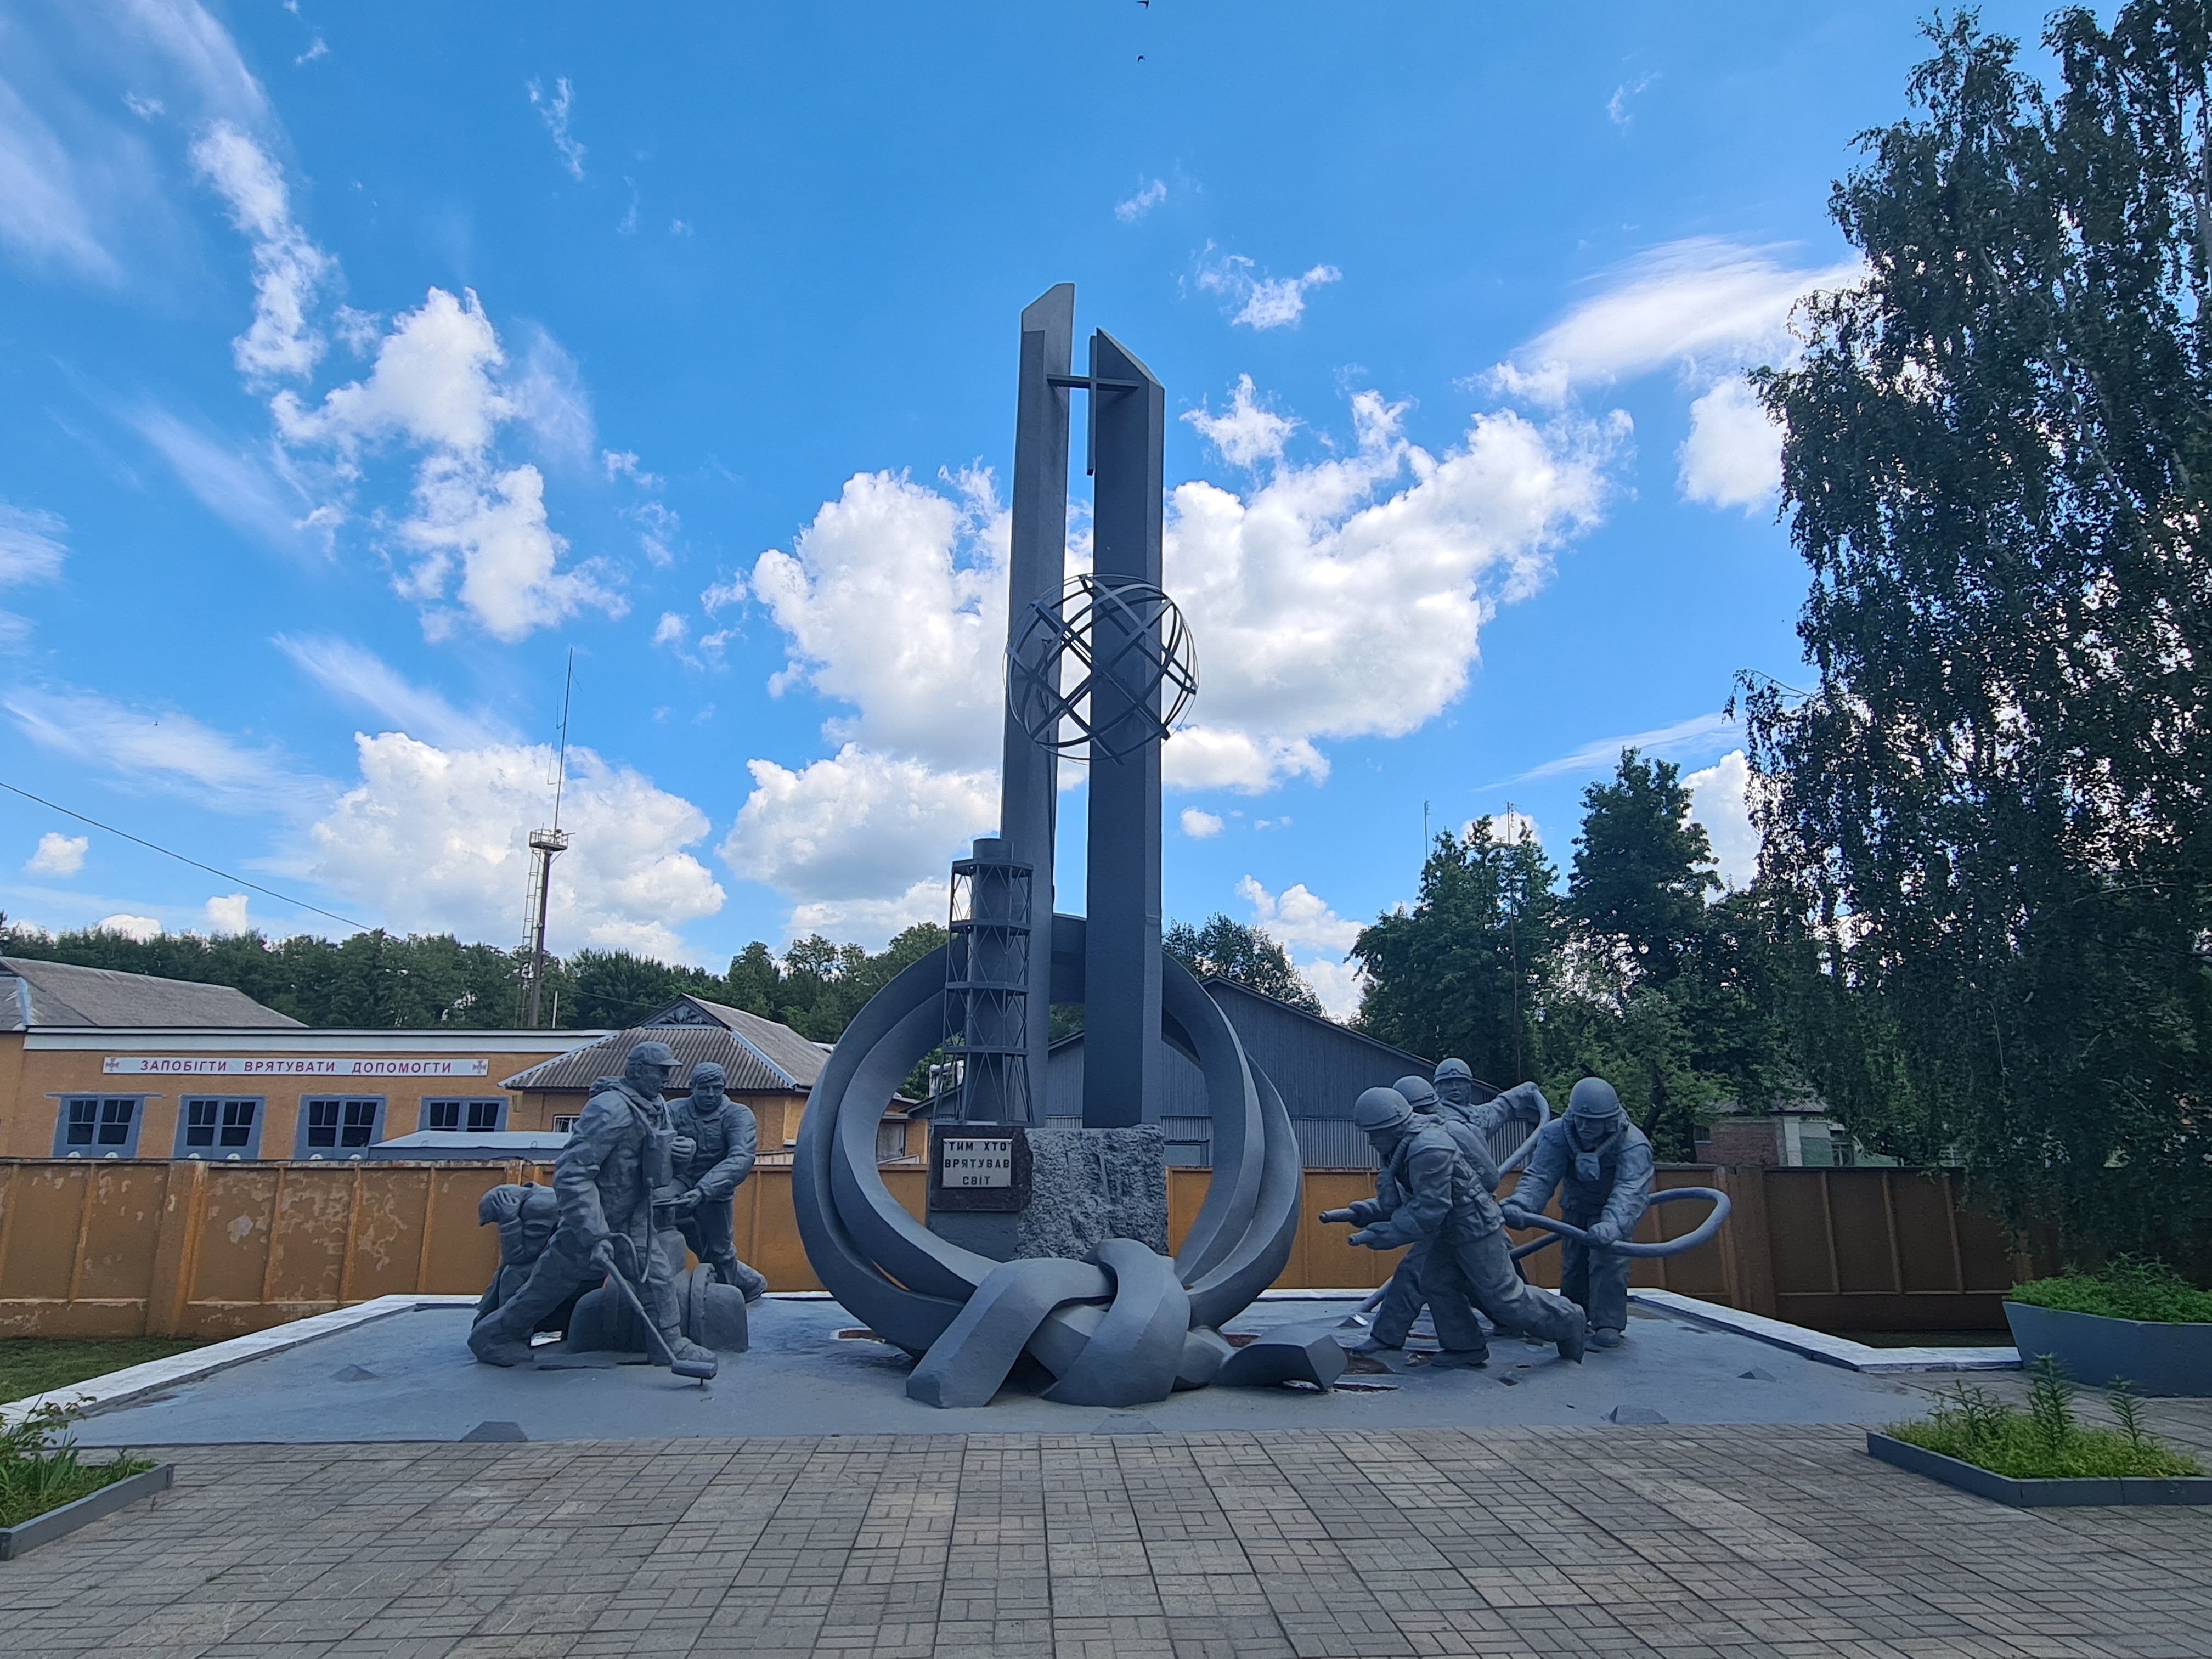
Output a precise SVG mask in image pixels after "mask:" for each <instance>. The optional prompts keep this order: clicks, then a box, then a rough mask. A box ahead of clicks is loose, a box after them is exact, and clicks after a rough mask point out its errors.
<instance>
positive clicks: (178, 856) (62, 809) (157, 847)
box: [0, 782, 375, 933]
mask: <svg viewBox="0 0 2212 1659" xmlns="http://www.w3.org/2000/svg"><path fill="white" fill-rule="evenodd" d="M0 789H5V790H6V791H7V792H8V793H9V794H11V795H21V797H22V798H23V799H25V800H28V801H36V802H37V803H38V804H39V805H41V806H43V807H45V808H46V810H47V811H50V812H59V813H60V814H61V815H62V816H63V817H65V818H75V819H76V821H77V822H78V823H88V824H90V825H91V826H92V827H93V828H94V829H98V830H100V831H102V832H104V833H106V834H107V835H111V836H122V837H123V839H124V840H125V841H131V842H137V843H138V845H139V846H141V847H143V848H148V849H149V850H150V851H152V852H155V853H159V854H161V856H162V857H163V858H171V859H174V860H177V862H178V863H179V864H189V865H191V866H192V868H193V869H195V870H204V871H206V872H208V874H210V875H211V876H220V877H222V878H223V879H224V880H225V881H234V882H236V883H237V884H239V885H240V887H251V888H252V890H254V891H255V892H257V893H260V894H264V895H265V896H268V897H270V898H273V899H276V900H277V901H278V902H282V903H284V904H289V905H292V906H294V907H295V908H298V909H301V910H312V911H313V912H314V913H315V915H319V916H328V917H329V918H330V919H331V921H342V922H343V923H345V925H346V926H347V927H358V928H360V929H361V931H362V933H373V932H374V931H375V930H374V928H372V927H370V926H369V924H368V923H367V922H365V921H355V920H354V919H353V918H352V917H351V916H342V915H339V914H338V913H337V911H335V910H325V909H324V908H323V907H322V906H321V905H319V904H310V903H308V902H307V900H305V899H296V898H294V897H293V896H291V895H290V894H289V893H280V892H278V891H277V890H276V889H275V888H273V887H264V886H263V885H262V884H260V883H259V882H258V881H248V880H246V878H245V877H244V876H234V875H232V874H231V873H230V872H229V871H228V870H218V869H216V867H215V866H213V865H212V864H202V863H201V862H200V861H199V860H197V859H188V858H186V857H185V855H184V854H182V853H176V852H172V851H170V849H169V848H166V847H164V846H162V845H161V843H160V842H151V841H148V840H147V839H146V838H145V836H134V835H132V834H131V832H130V831H129V830H128V829H117V828H116V827H115V826H114V825H113V824H112V823H101V822H100V820H99V819H98V818H88V817H86V816H85V815H84V814H83V813H82V812H73V811H70V809H69V808H68V807H66V806H62V805H58V804H56V803H55V802H53V801H50V800H48V799H46V797H45V796H43V795H34V794H33V793H31V792H30V791H29V790H27V789H18V788H17V787H15V785H14V784H12V783H7V782H0Z"/></svg>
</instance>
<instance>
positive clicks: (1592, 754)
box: [1506, 714, 1736, 783]
mask: <svg viewBox="0 0 2212 1659" xmlns="http://www.w3.org/2000/svg"><path fill="white" fill-rule="evenodd" d="M1735 735H1736V723H1735V719H1734V718H1733V717H1732V716H1730V715H1727V714H1697V715H1693V716H1692V717H1691V718H1690V719H1688V720H1676V721H1675V722H1674V724H1673V725H1672V726H1656V727H1654V728H1653V729H1652V730H1650V731H1649V732H1629V733H1628V734H1627V735H1626V736H1625V737H1619V738H1597V739H1596V740H1595V742H1591V743H1586V744H1583V745H1582V746H1581V747H1580V748H1579V749H1576V750H1571V751H1570V752H1569V753H1567V754H1565V755H1561V756H1559V757H1558V758H1557V759H1555V760H1547V761H1546V762H1545V763H1543V764H1542V765H1541V766H1532V767H1530V768H1529V769H1528V770H1527V771H1526V772H1523V773H1522V774H1521V775H1519V776H1518V777H1515V778H1509V779H1507V780H1506V781H1507V782H1509V783H1528V782H1529V781H1532V780H1534V779H1537V778H1556V777H1560V776H1563V775H1565V774H1568V773H1571V772H1610V771H1612V770H1613V768H1614V766H1616V765H1617V764H1618V763H1620V751H1621V750H1624V749H1633V750H1638V752H1640V753H1642V754H1643V755H1644V756H1646V757H1649V758H1651V759H1654V760H1671V761H1680V760H1692V759H1702V758H1704V757H1705V756H1707V755H1711V754H1712V753H1714V752H1716V751H1717V750H1719V749H1720V748H1721V747H1722V746H1723V744H1727V743H1729V742H1730V741H1732V740H1733V739H1734V738H1735Z"/></svg>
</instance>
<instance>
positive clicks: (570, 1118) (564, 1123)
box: [553, 1112, 583, 1135]
mask: <svg viewBox="0 0 2212 1659" xmlns="http://www.w3.org/2000/svg"><path fill="white" fill-rule="evenodd" d="M582 1115H583V1114H582V1113H581V1112H556V1113H555V1114H554V1115H553V1133H555V1134H556V1135H572V1134H574V1133H576V1120H577V1119H578V1118H580V1117H581V1116H582Z"/></svg>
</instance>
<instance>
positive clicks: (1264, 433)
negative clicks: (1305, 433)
mask: <svg viewBox="0 0 2212 1659" xmlns="http://www.w3.org/2000/svg"><path fill="white" fill-rule="evenodd" d="M1182 418H1183V419H1184V420H1186V421H1188V422H1190V424H1191V425H1193V426H1194V427H1196V428H1198V434H1199V436H1200V437H1202V438H1204V439H1205V440H1206V442H1208V443H1210V444H1212V446H1213V447H1214V448H1215V449H1216V450H1217V451H1218V452H1219V453H1220V456H1221V459H1223V460H1225V461H1226V462H1228V463H1229V465H1231V466H1246V467H1249V466H1257V465H1259V464H1260V463H1261V462H1262V461H1273V460H1279V459H1281V458H1282V453H1283V446H1284V445H1285V444H1286V443H1287V442H1289V441H1290V436H1291V433H1293V432H1295V431H1297V427H1298V423H1297V422H1296V421H1294V420H1292V419H1291V417H1290V416H1287V415H1278V414H1277V413H1276V412H1275V411H1274V410H1272V409H1268V408H1267V407H1266V406H1265V405H1263V404H1261V402H1260V400H1259V399H1258V398H1256V397H1255V395H1254V394H1253V391H1252V377H1251V376H1250V375H1249V374H1239V375H1238V376H1237V386H1236V389H1235V390H1234V391H1233V392H1231V393H1230V398H1229V410H1228V412H1227V413H1226V414H1222V415H1216V414H1214V413H1213V412H1212V410H1211V409H1208V408H1199V409H1193V410H1185V411H1184V414H1183V417H1182Z"/></svg>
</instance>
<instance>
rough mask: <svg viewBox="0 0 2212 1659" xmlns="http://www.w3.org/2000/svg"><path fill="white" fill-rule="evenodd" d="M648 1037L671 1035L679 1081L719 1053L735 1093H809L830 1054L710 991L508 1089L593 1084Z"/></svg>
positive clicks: (675, 1082) (613, 1072) (523, 1075)
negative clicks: (709, 998) (707, 995)
mask: <svg viewBox="0 0 2212 1659" xmlns="http://www.w3.org/2000/svg"><path fill="white" fill-rule="evenodd" d="M641 1042H665V1043H666V1044H667V1045H668V1047H669V1048H670V1050H671V1052H672V1053H673V1054H675V1056H676V1076H675V1077H674V1079H671V1082H670V1084H669V1087H670V1088H671V1089H689V1088H690V1086H691V1068H692V1067H693V1066H702V1065H704V1064H706V1063H707V1062H708V1061H709V1060H712V1061H713V1062H714V1064H716V1065H718V1066H720V1067H721V1068H722V1070H723V1072H724V1073H726V1075H727V1076H728V1078H729V1085H730V1092H731V1093H732V1094H804V1093H805V1092H806V1091H808V1090H809V1089H811V1088H812V1087H813V1086H814V1080H815V1079H817V1078H818V1077H820V1076H821V1075H822V1068H823V1066H825V1065H827V1064H828V1063H829V1054H828V1052H827V1051H826V1050H824V1049H823V1048H822V1047H821V1046H820V1045H819V1044H818V1043H813V1042H808V1041H807V1040H806V1039H805V1037H803V1036H799V1033H798V1032H796V1031H794V1030H792V1029H791V1027H789V1026H788V1025H783V1024H778V1023H777V1022H776V1021H775V1020H772V1019H763V1018H762V1017H761V1016H760V1015H758V1014H749V1013H747V1012H745V1011H744V1009H742V1008H732V1007H728V1006H726V1005H724V1004H722V1003H719V1002H708V1001H707V1000H705V999H704V998H702V997H692V996H687V997H684V998H681V999H679V1000H677V1001H676V1002H673V1003H671V1004H670V1005H669V1006H667V1007H665V1008H664V1009H662V1010H661V1011H660V1012H659V1013H657V1014H655V1015H654V1016H653V1018H651V1019H649V1020H647V1021H646V1022H645V1023H644V1024H641V1025H633V1026H631V1027H630V1028H629V1030H626V1031H617V1032H616V1033H615V1034H614V1035H613V1036H611V1037H607V1038H605V1039H604V1040H602V1041H600V1042H594V1043H592V1045H591V1046H590V1047H589V1048H579V1049H577V1050H575V1052H574V1053H573V1054H562V1056H560V1057H559V1058H558V1059H556V1060H546V1061H545V1062H544V1063H543V1064H542V1065H538V1066H532V1067H531V1068H530V1069H529V1070H528V1071H526V1072H518V1073H515V1075H514V1076H513V1077H511V1078H508V1079H507V1080H506V1081H505V1082H504V1083H503V1084H501V1085H500V1086H501V1088H505V1089H553V1090H575V1091H584V1090H587V1089H589V1088H590V1087H591V1086H592V1084H594V1083H596V1082H597V1081H599V1079H601V1078H603V1077H620V1076H621V1075H622V1068H623V1062H624V1061H625V1060H628V1059H629V1051H630V1050H631V1049H633V1048H636V1047H637V1045H638V1044H639V1043H641Z"/></svg>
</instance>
